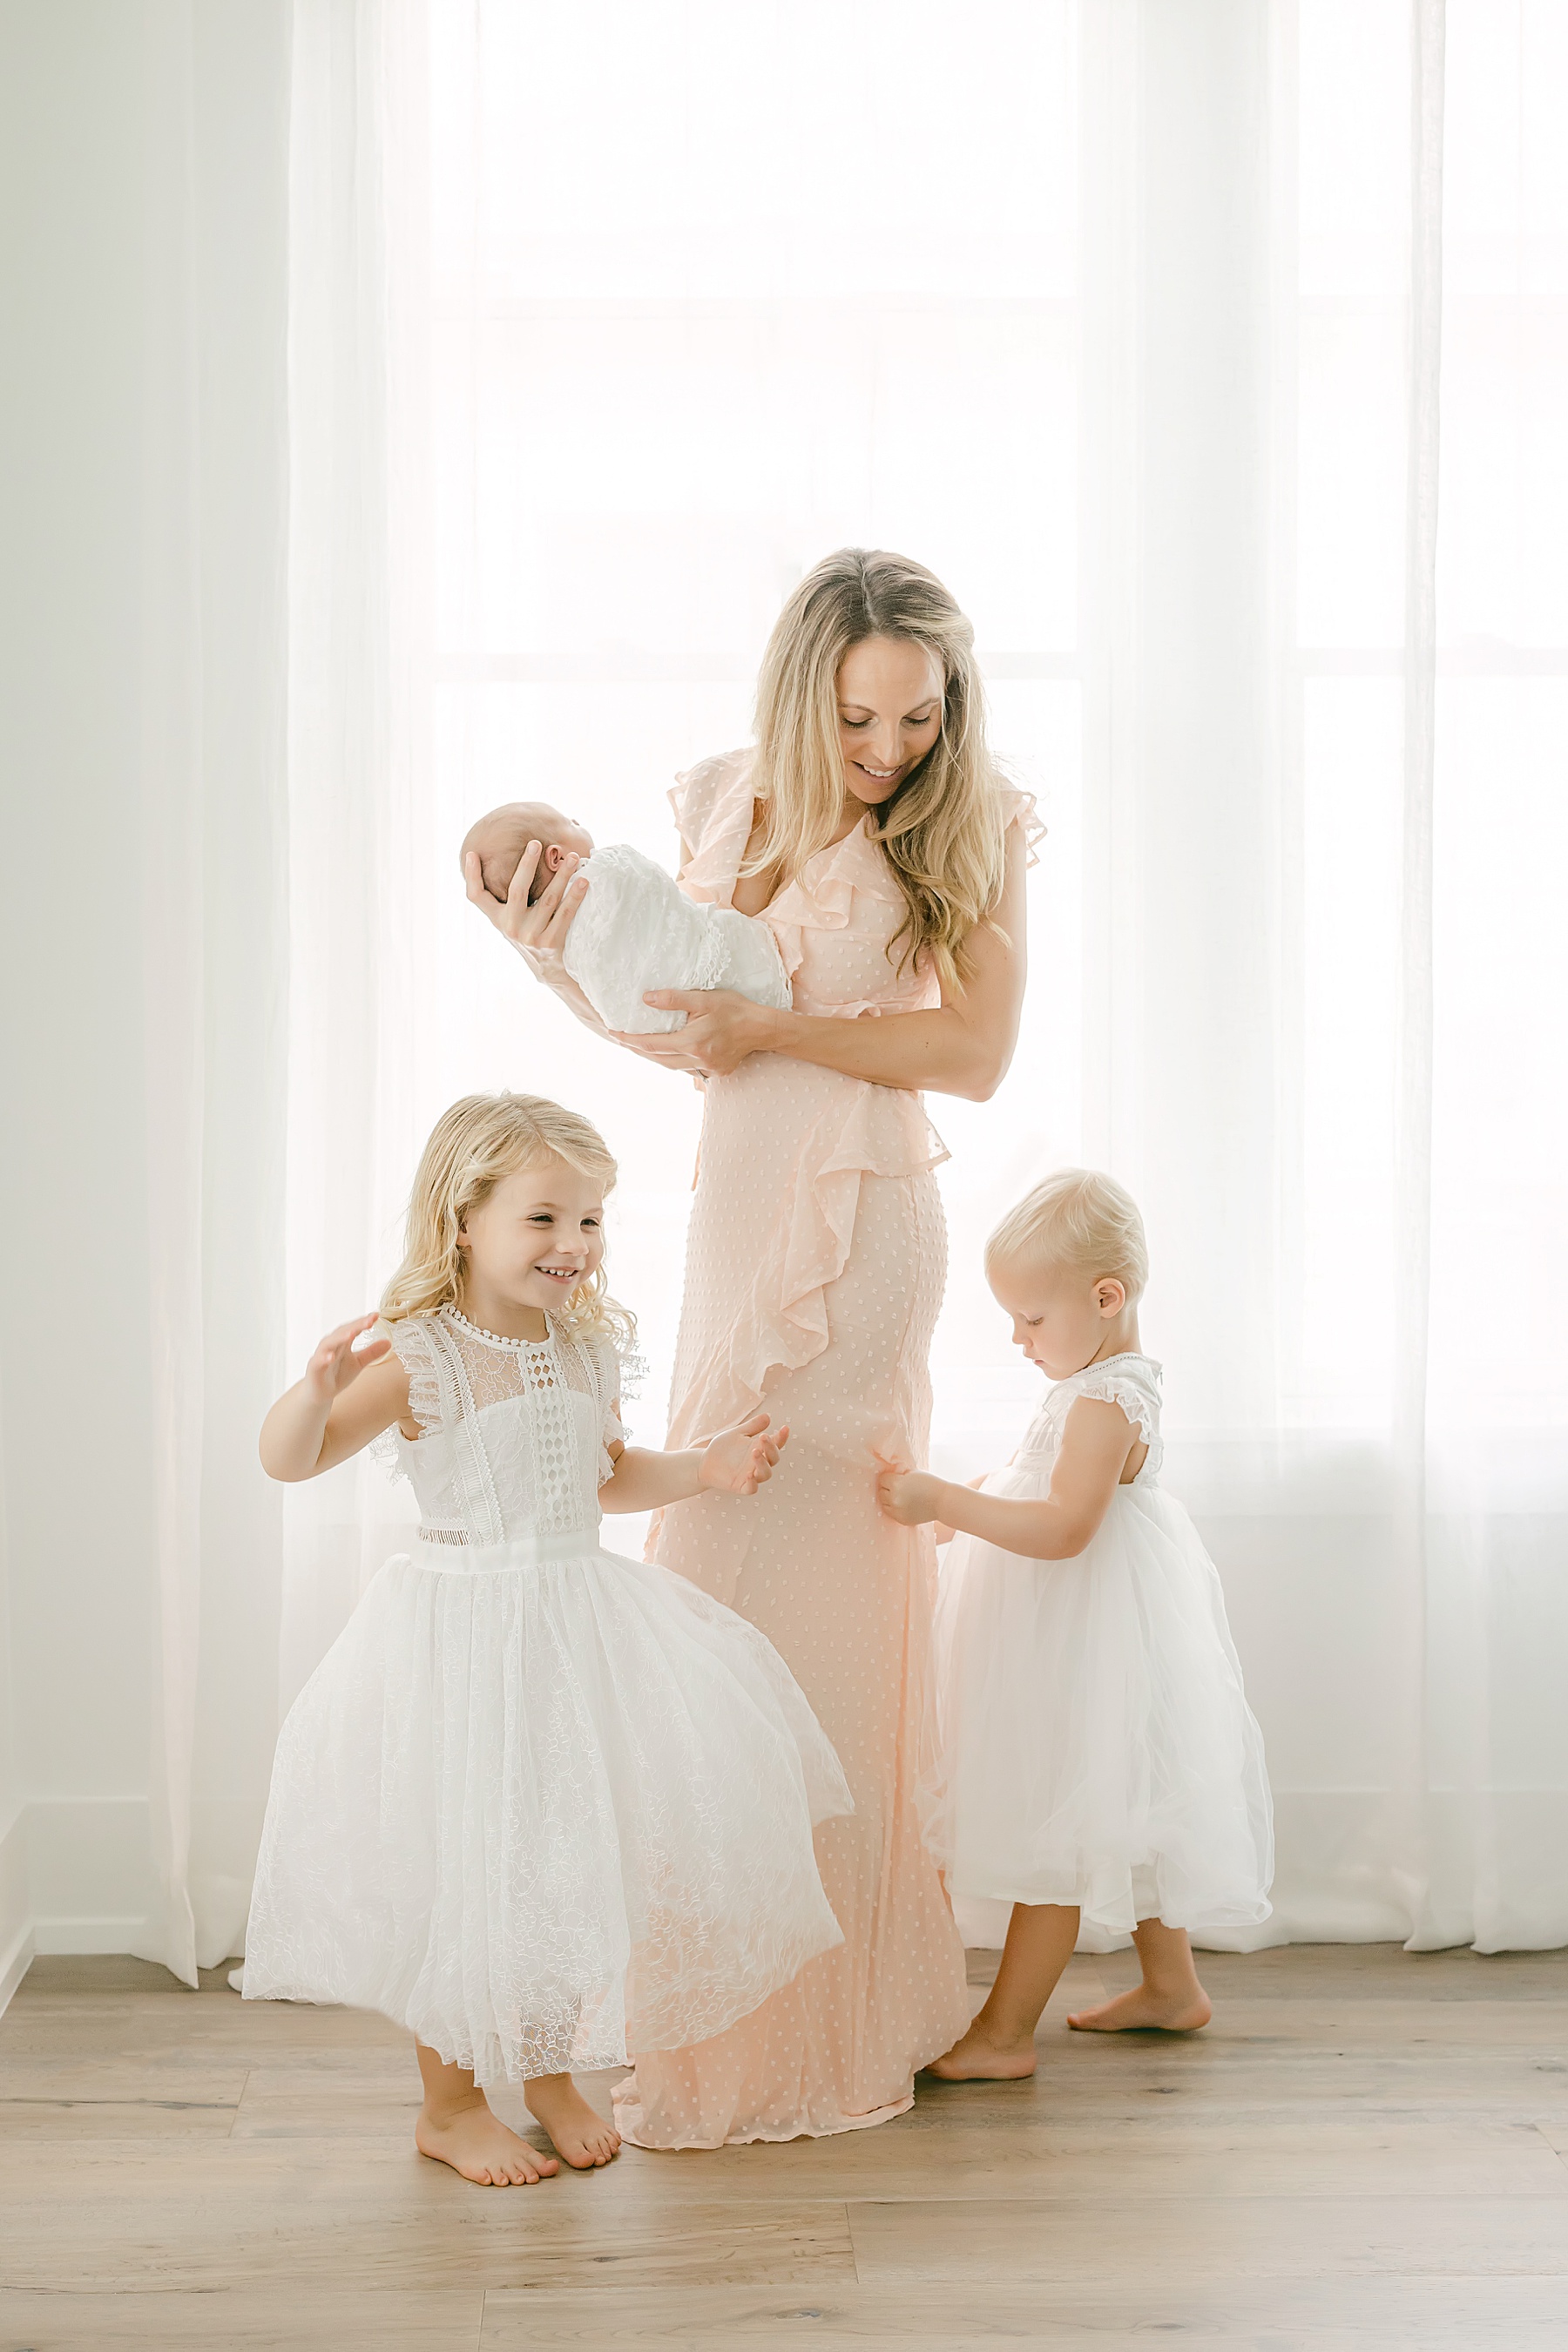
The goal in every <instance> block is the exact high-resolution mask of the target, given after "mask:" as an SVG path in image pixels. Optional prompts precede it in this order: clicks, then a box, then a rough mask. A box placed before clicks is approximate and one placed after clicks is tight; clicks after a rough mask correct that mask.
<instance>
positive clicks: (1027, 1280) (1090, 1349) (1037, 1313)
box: [985, 1259, 1127, 1381]
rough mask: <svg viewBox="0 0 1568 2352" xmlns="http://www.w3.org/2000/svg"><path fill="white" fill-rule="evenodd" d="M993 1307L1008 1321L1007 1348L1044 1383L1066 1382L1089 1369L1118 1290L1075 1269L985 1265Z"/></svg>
mask: <svg viewBox="0 0 1568 2352" xmlns="http://www.w3.org/2000/svg"><path fill="white" fill-rule="evenodd" d="M985 1273H986V1279H987V1281H988V1282H989V1283H990V1285H991V1289H992V1294H993V1296H994V1298H995V1300H996V1304H997V1306H998V1307H1001V1309H1002V1312H1003V1313H1004V1314H1005V1315H1010V1316H1011V1317H1012V1318H1013V1344H1014V1346H1015V1347H1018V1348H1022V1349H1023V1350H1024V1353H1025V1355H1026V1356H1027V1358H1028V1360H1029V1361H1030V1363H1032V1364H1038V1366H1039V1368H1040V1370H1041V1371H1042V1372H1044V1373H1045V1375H1046V1377H1047V1380H1052V1381H1068V1380H1070V1379H1071V1378H1072V1376H1073V1374H1074V1372H1081V1371H1082V1370H1083V1368H1084V1366H1085V1365H1086V1364H1091V1363H1092V1362H1093V1361H1094V1359H1095V1357H1096V1355H1097V1354H1098V1353H1099V1351H1100V1343H1101V1341H1102V1340H1103V1339H1104V1338H1105V1327H1106V1324H1107V1322H1108V1321H1110V1319H1112V1318H1114V1317H1115V1316H1117V1315H1119V1314H1120V1313H1121V1309H1122V1307H1124V1305H1125V1304H1126V1299H1127V1293H1126V1291H1125V1290H1124V1289H1123V1287H1122V1286H1121V1283H1120V1282H1116V1281H1110V1280H1104V1279H1101V1280H1098V1281H1097V1280H1096V1278H1095V1277H1094V1276H1092V1275H1089V1274H1083V1273H1080V1272H1079V1271H1078V1270H1077V1269H1076V1268H1075V1267H1072V1266H1066V1265H1051V1264H1049V1263H1048V1262H1047V1263H1046V1264H1044V1265H1041V1264H1038V1263H1035V1262H1030V1261H1026V1260H1024V1259H1013V1260H1005V1261H1003V1263H1001V1264H1000V1265H989V1266H987V1268H986V1270H985Z"/></svg>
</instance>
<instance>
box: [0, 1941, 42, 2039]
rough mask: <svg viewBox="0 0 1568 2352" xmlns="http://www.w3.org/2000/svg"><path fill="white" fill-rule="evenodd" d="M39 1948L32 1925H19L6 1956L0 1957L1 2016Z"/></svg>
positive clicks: (3, 2014)
mask: <svg viewBox="0 0 1568 2352" xmlns="http://www.w3.org/2000/svg"><path fill="white" fill-rule="evenodd" d="M36 1952H37V1944H36V1943H35V1941H34V1938H33V1930H32V1928H31V1927H19V1928H18V1929H17V1931H16V1935H15V1936H13V1937H12V1938H11V1941H10V1944H9V1946H8V1947H7V1948H6V1951H5V1956H4V1958H0V2017H4V2016H5V2011H6V2010H7V2008H8V2007H9V2006H10V2000H11V1996H12V1994H13V1993H14V1992H15V1991H16V1987H17V1986H18V1985H19V1984H20V1983H21V1981H22V1979H23V1978H24V1977H25V1976H26V1973H27V1970H28V1969H30V1968H31V1967H32V1965H33V1958H34V1954H35V1953H36Z"/></svg>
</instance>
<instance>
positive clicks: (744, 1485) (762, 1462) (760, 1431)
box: [698, 1412, 789, 1495]
mask: <svg viewBox="0 0 1568 2352" xmlns="http://www.w3.org/2000/svg"><path fill="white" fill-rule="evenodd" d="M787 1444H789V1423H788V1422H787V1421H786V1422H784V1423H781V1425H780V1426H779V1427H778V1428H777V1429H776V1430H774V1431H773V1433H772V1434H771V1435H770V1434H769V1433H768V1416H767V1414H766V1413H765V1412H754V1413H752V1415H751V1417H750V1419H749V1420H746V1421H742V1422H738V1423H736V1425H735V1427H734V1428H733V1429H721V1431H720V1432H719V1434H718V1436H717V1437H715V1438H711V1439H710V1441H709V1443H708V1444H706V1445H705V1446H704V1447H703V1449H702V1460H701V1466H700V1471H699V1473H698V1475H699V1476H700V1479H701V1482H702V1485H703V1486H704V1487H706V1488H707V1489H708V1491H709V1492H710V1493H711V1494H715V1495H754V1494H755V1493H756V1491H757V1488H758V1487H759V1486H766V1485H767V1482H768V1480H769V1479H770V1478H771V1477H772V1476H773V1465H774V1464H775V1463H776V1462H777V1460H778V1458H779V1455H780V1454H782V1453H783V1452H784V1447H785V1446H786V1445H787Z"/></svg>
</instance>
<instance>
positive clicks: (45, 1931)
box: [32, 1915, 147, 1954]
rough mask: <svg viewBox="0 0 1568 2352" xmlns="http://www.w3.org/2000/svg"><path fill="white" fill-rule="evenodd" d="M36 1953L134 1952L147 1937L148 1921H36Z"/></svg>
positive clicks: (105, 1919)
mask: <svg viewBox="0 0 1568 2352" xmlns="http://www.w3.org/2000/svg"><path fill="white" fill-rule="evenodd" d="M32 1934H33V1944H34V1949H35V1950H36V1951H37V1952H38V1953H40V1954H48V1953H56V1952H133V1951H134V1950H135V1949H136V1948H137V1946H138V1944H140V1943H142V1942H143V1941H144V1940H145V1938H146V1935H147V1922H146V1919H145V1918H144V1917H141V1918H136V1917H131V1918H125V1917H120V1916H114V1915H110V1916H107V1917H101V1918H96V1919H95V1918H92V1917H83V1916H80V1915H78V1916H73V1917H71V1918H68V1919H35V1920H34V1922H33V1927H32Z"/></svg>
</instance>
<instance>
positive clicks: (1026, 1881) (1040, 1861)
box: [879, 1169, 1274, 2081]
mask: <svg viewBox="0 0 1568 2352" xmlns="http://www.w3.org/2000/svg"><path fill="white" fill-rule="evenodd" d="M985 1271H986V1276H987V1278H988V1280H989V1282H990V1284H991V1287H992V1289H993V1291H994V1293H995V1296H996V1299H997V1302H998V1304H999V1305H1000V1306H1001V1307H1003V1309H1004V1311H1005V1313H1007V1314H1009V1315H1010V1316H1011V1317H1012V1318H1013V1337H1014V1339H1015V1340H1016V1343H1017V1345H1018V1346H1019V1347H1021V1348H1022V1349H1023V1350H1024V1353H1025V1354H1026V1356H1027V1357H1028V1359H1029V1360H1030V1361H1031V1362H1032V1363H1036V1364H1038V1366H1039V1367H1040V1369H1041V1370H1042V1371H1043V1372H1044V1373H1045V1374H1046V1375H1047V1378H1048V1379H1050V1380H1051V1381H1054V1382H1055V1383H1056V1385H1055V1386H1054V1387H1053V1388H1052V1389H1051V1391H1050V1392H1049V1394H1048V1395H1047V1398H1046V1401H1045V1402H1044V1404H1043V1405H1042V1406H1041V1408H1040V1410H1039V1412H1038V1413H1037V1415H1036V1417H1035V1420H1034V1422H1033V1423H1032V1425H1031V1427H1030V1429H1029V1431H1028V1433H1027V1434H1026V1437H1025V1439H1024V1443H1023V1444H1022V1445H1021V1446H1020V1447H1019V1449H1018V1451H1017V1453H1016V1454H1015V1455H1014V1457H1013V1460H1012V1463H1011V1464H1010V1465H1009V1466H1008V1467H1007V1468H1006V1469H1005V1470H1001V1471H993V1472H992V1473H991V1474H990V1475H988V1476H987V1477H984V1478H983V1479H981V1480H979V1481H977V1482H976V1486H952V1485H950V1484H949V1483H948V1482H947V1481H946V1480H944V1479H941V1478H935V1477H932V1476H931V1475H930V1474H929V1473H927V1472H924V1471H912V1472H907V1471H902V1470H897V1469H889V1470H888V1471H887V1472H885V1473H884V1475H882V1477H881V1480H880V1482H879V1493H880V1496H881V1501H882V1505H883V1507H884V1509H886V1510H887V1511H889V1513H890V1514H891V1515H892V1516H893V1517H895V1518H897V1519H900V1520H901V1521H902V1522H903V1524H904V1525H905V1526H910V1527H912V1526H918V1525H919V1524H921V1522H922V1521H924V1520H927V1519H936V1520H938V1521H940V1522H942V1523H943V1524H940V1525H939V1526H938V1528H937V1538H938V1541H939V1542H942V1541H951V1549H950V1550H949V1551H948V1553H947V1555H946V1558H945V1559H944V1562H943V1566H942V1584H941V1591H940V1598H939V1601H938V1606H937V1660H938V1667H937V1671H938V1684H939V1690H940V1694H941V1717H942V1757H943V1773H942V1782H941V1784H940V1786H939V1788H938V1789H937V1790H935V1791H934V1792H933V1795H932V1804H931V1822H930V1832H931V1843H932V1845H933V1847H934V1849H935V1852H936V1854H937V1858H938V1860H939V1861H940V1862H941V1864H942V1867H943V1869H944V1870H945V1872H946V1874H947V1880H948V1887H949V1891H950V1893H951V1895H952V1898H953V1904H954V1907H955V1909H956V1910H957V1911H958V1913H959V1916H960V1920H961V1923H962V1921H963V1916H964V1912H965V1909H966V1908H969V1909H971V1911H972V1912H973V1907H974V1906H998V1905H1004V1906H1011V1916H1010V1917H1008V1919H1007V1926H1006V1941H1005V1947H1004V1949H1003V1955H1002V1964H1001V1967H1000V1969H999V1970H998V1972H997V1976H996V1981H995V1983H994V1986H993V1987H992V1990H991V1992H990V1995H989V1997H988V1998H987V2000H986V2001H985V2004H984V2008H983V2009H982V2010H981V2011H980V2012H979V2014H978V2016H977V2017H976V2018H975V2020H974V2022H973V2025H972V2026H971V2027H970V2029H969V2032H967V2033H966V2034H965V2035H964V2036H963V2039H962V2040H961V2041H960V2042H957V2043H956V2044H955V2045H954V2047H953V2048H952V2050H951V2051H949V2052H948V2053H947V2055H946V2056H945V2057H943V2058H939V2059H938V2060H937V2061H936V2062H935V2063H934V2065H933V2066H932V2068H931V2072H932V2073H933V2074H942V2075H945V2076H947V2077H948V2078H949V2079H950V2080H952V2081H964V2080H968V2079H970V2078H972V2077H974V2076H989V2077H996V2076H1013V2075H1022V2074H1033V2073H1034V2070H1035V2028H1036V2026H1037V2023H1038V2022H1039V2018H1040V2012H1041V2011H1042V2010H1043V2009H1044V2008H1045V2005H1046V2002H1047V2000H1048V1999H1049V1998H1050V1995H1051V1991H1052V1989H1053V1988H1054V1986H1055V1984H1056V1982H1057V1979H1058V1977H1059V1976H1060V1975H1061V1972H1062V1970H1063V1969H1064V1968H1065V1967H1066V1965H1067V1962H1068V1957H1069V1955H1070V1954H1071V1952H1072V1950H1073V1948H1074V1946H1075V1944H1076V1943H1077V1941H1078V1937H1079V1928H1080V1925H1081V1924H1082V1923H1085V1922H1087V1923H1089V1925H1090V1926H1091V1927H1093V1928H1095V1929H1098V1930H1100V1934H1101V1937H1102V1938H1105V1939H1108V1938H1110V1937H1120V1936H1123V1935H1128V1934H1131V1937H1132V1938H1133V1941H1134V1943H1135V1944H1136V1947H1137V1950H1138V1957H1139V1959H1140V1961H1141V1962H1142V1983H1141V1984H1140V1985H1139V1986H1138V1987H1137V1988H1136V1990H1133V1991H1131V1992H1127V1993H1122V1994H1121V1995H1120V1996H1119V1997H1118V1998H1117V1999H1115V2000H1110V2001H1107V2002H1105V2003H1103V2004H1102V2005H1101V2006H1100V2007H1099V2008H1096V2009H1089V2010H1082V2011H1079V2012H1078V2013H1077V2014H1076V2015H1075V2016H1073V2017H1072V2018H1071V2019H1070V2020H1069V2022H1070V2023H1071V2024H1073V2025H1075V2026H1077V2027H1079V2028H1080V2029H1091V2030H1095V2031H1098V2032H1116V2031H1118V2030H1121V2029H1124V2028H1127V2027H1132V2026H1157V2027H1163V2028H1164V2029H1166V2030H1167V2031H1169V2032H1192V2031H1193V2030H1194V2029H1195V2028H1196V2027H1199V2026H1202V2025H1206V2024H1207V2022H1208V2020H1209V2015H1210V2011H1209V2003H1208V1998H1207V1996H1206V1994H1205V1991H1204V1989H1203V1987H1202V1985H1201V1984H1200V1983H1199V1982H1198V1979H1197V1974H1196V1971H1195V1969H1194V1965H1193V1954H1192V1946H1191V1943H1190V1941H1189V1939H1188V1931H1189V1930H1190V1929H1194V1928H1205V1927H1250V1926H1252V1925H1254V1924H1255V1923H1256V1922H1257V1921H1258V1920H1261V1919H1266V1918H1267V1917H1268V1909H1269V1906H1268V1885H1269V1881H1270V1879H1271V1877H1272V1875H1273V1867H1274V1843H1273V1826H1272V1811H1271V1806H1270V1801H1269V1794H1268V1780H1267V1778H1266V1776H1265V1773H1264V1767H1263V1742H1262V1737H1261V1735H1260V1733H1259V1731H1258V1726H1257V1724H1256V1722H1255V1721H1254V1720H1253V1717H1252V1716H1251V1714H1250V1712H1249V1711H1248V1708H1247V1700H1246V1697H1245V1696H1244V1694H1243V1691H1242V1684H1241V1667H1240V1665H1239V1664H1238V1662H1237V1654H1236V1648H1235V1645H1234V1643H1232V1641H1231V1638H1230V1632H1229V1628H1228V1627H1227V1625H1226V1616H1225V1602H1224V1599H1223V1597H1222V1595H1221V1592H1220V1584H1219V1578H1218V1576H1217V1575H1216V1573H1215V1568H1214V1564H1213V1562H1212V1561H1211V1560H1210V1559H1209V1557H1208V1554H1207V1553H1206V1552H1205V1549H1204V1547H1203V1544H1202V1542H1201V1541H1200V1539H1199V1537H1198V1534H1197V1530H1196V1529H1195V1528H1194V1526H1193V1523H1192V1521H1191V1519H1190V1518H1189V1517H1187V1514H1186V1512H1185V1511H1184V1509H1183V1508H1182V1506H1181V1505H1180V1503H1178V1502H1176V1501H1174V1500H1173V1498H1172V1497H1171V1496H1168V1495H1167V1494H1165V1493H1164V1492H1163V1489H1162V1488H1161V1486H1159V1484H1158V1478H1159V1470H1160V1458H1161V1451H1162V1449H1161V1444H1160V1367H1159V1365H1158V1364H1156V1363H1153V1362H1152V1361H1151V1360H1150V1359H1149V1358H1148V1357H1147V1356H1145V1355H1144V1354H1143V1353H1142V1349H1141V1348H1140V1346H1139V1339H1138V1298H1139V1295H1140V1293H1141V1292H1142V1288H1143V1285H1144V1281H1145V1279H1146V1276H1147V1256H1146V1252H1145V1247H1144V1241H1143V1225H1142V1219H1141V1217H1140V1216H1139V1213H1138V1210H1137V1207H1136V1205H1135V1204H1134V1202H1132V1201H1131V1199H1130V1197H1129V1196H1128V1194H1127V1193H1126V1192H1123V1190H1122V1189H1121V1185H1119V1184H1116V1183H1114V1182H1112V1181H1111V1180H1110V1177H1108V1176H1100V1175H1096V1174H1093V1173H1090V1172H1089V1171H1085V1170H1082V1169H1069V1170H1067V1171H1064V1172H1063V1173H1061V1174H1058V1175H1056V1176H1053V1177H1050V1178H1048V1179H1047V1181H1046V1182H1045V1183H1043V1184H1040V1185H1038V1186H1037V1188H1036V1190H1035V1191H1034V1192H1031V1193H1030V1194H1029V1195H1028V1197H1027V1199H1026V1200H1025V1201H1023V1202H1021V1203H1020V1204H1019V1205H1018V1207H1017V1208H1016V1209H1014V1210H1013V1211H1012V1212H1011V1213H1010V1214H1009V1215H1008V1216H1006V1217H1005V1218H1004V1220H1003V1222H1002V1223H1001V1224H1000V1225H999V1226H998V1227H997V1229H996V1231H995V1233H994V1234H992V1236H991V1239H990V1242H989V1243H988V1244H987V1246H986V1257H985ZM1102 1948H1103V1943H1102Z"/></svg>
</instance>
